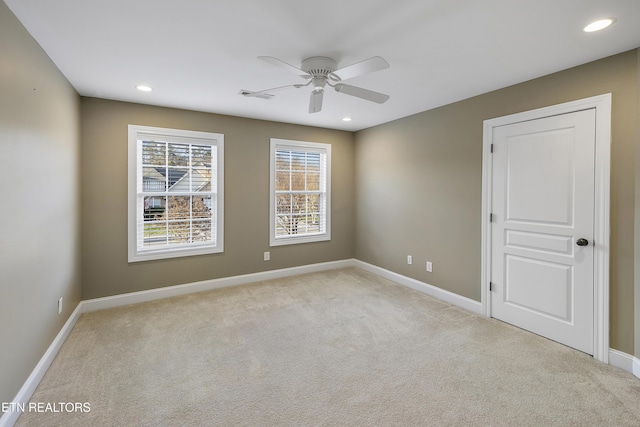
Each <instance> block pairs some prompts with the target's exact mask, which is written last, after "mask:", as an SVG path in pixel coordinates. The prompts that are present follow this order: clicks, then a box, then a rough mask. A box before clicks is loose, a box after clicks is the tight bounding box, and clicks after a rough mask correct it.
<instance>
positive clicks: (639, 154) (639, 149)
mask: <svg viewBox="0 0 640 427" xmlns="http://www.w3.org/2000/svg"><path fill="white" fill-rule="evenodd" d="M636 52H637V58H638V69H637V79H638V105H639V107H638V112H637V113H636V171H635V172H636V173H635V176H636V206H635V215H636V218H635V219H636V221H635V245H634V247H635V248H640V49H638V50H637V51H636ZM634 258H635V275H634V279H635V292H634V297H635V298H634V299H635V322H634V331H635V347H636V348H635V356H636V358H638V359H640V249H637V250H636V251H635V252H634Z"/></svg>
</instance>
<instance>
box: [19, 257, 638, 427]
mask: <svg viewBox="0 0 640 427" xmlns="http://www.w3.org/2000/svg"><path fill="white" fill-rule="evenodd" d="M32 402H88V403H90V409H91V410H90V412H89V413H75V414H74V413H72V414H66V413H56V414H52V413H47V414H39V413H25V414H23V415H22V416H21V417H20V418H19V420H18V423H17V425H18V426H55V425H57V426H103V425H105V426H164V425H167V426H178V425H179V426H325V425H326V426H365V425H366V426H374V425H375V426H381V425H386V426H412V425H438V426H440V425H464V426H469V425H479V426H517V425H532V426H554V425H557V426H567V425H572V426H638V425H640V380H639V379H637V378H635V377H634V376H632V375H630V374H628V373H626V372H623V371H621V370H619V369H617V368H613V367H611V366H607V365H604V364H602V363H600V362H597V361H594V360H593V358H591V357H590V356H587V355H585V354H582V353H580V352H577V351H575V350H572V349H569V348H566V347H564V346H562V345H559V344H556V343H554V342H551V341H548V340H546V339H543V338H541V337H538V336H536V335H533V334H530V333H527V332H524V331H522V330H519V329H516V328H514V327H511V326H509V325H506V324H504V323H501V322H499V321H496V320H492V319H484V318H481V317H478V316H476V315H473V314H470V313H468V312H466V311H464V310H461V309H458V308H456V307H452V306H450V305H447V304H444V303H442V302H439V301H437V300H434V299H432V298H430V297H428V296H425V295H423V294H421V293H419V292H416V291H413V290H410V289H407V288H404V287H402V286H400V285H397V284H394V283H392V282H389V281H386V280H384V279H381V278H379V277H377V276H374V275H372V274H369V273H367V272H364V271H362V270H359V269H355V268H350V269H344V270H336V271H330V272H323V273H317V274H309V275H304V276H298V277H292V278H287V279H282V280H273V281H267V282H260V283H257V284H253V285H247V286H242V287H236V288H230V289H224V290H219V291H211V292H205V293H200V294H193V295H188V296H182V297H175V298H170V299H165V300H160V301H155V302H150V303H144V304H138V305H133V306H127V307H120V308H116V309H110V310H105V311H100V312H94V313H89V314H84V315H82V316H81V318H80V320H79V321H78V323H77V324H76V326H75V328H74V330H73V331H72V333H71V335H70V336H69V338H68V339H67V341H66V343H65V344H64V346H63V348H62V350H61V351H60V353H59V355H58V357H57V358H56V359H55V361H54V362H53V364H52V366H51V368H50V369H49V371H48V372H47V374H46V376H45V378H44V379H43V381H42V382H41V384H40V386H39V387H38V389H37V390H36V392H35V394H34V395H33V398H32Z"/></svg>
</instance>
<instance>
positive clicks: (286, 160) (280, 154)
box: [270, 139, 331, 246]
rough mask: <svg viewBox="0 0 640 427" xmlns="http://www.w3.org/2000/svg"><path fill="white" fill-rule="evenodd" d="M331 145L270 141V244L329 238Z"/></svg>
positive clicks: (279, 140)
mask: <svg viewBox="0 0 640 427" xmlns="http://www.w3.org/2000/svg"><path fill="white" fill-rule="evenodd" d="M330 167H331V146H330V145H329V144H319V143H310V142H302V141H288V140H281V139H272V140H271V218H270V220H271V239H270V240H271V245H272V246H275V245H282V244H291V243H304V242H312V241H319V240H329V239H330V238H331V236H330V221H329V217H330V208H329V206H330V176H331V174H330Z"/></svg>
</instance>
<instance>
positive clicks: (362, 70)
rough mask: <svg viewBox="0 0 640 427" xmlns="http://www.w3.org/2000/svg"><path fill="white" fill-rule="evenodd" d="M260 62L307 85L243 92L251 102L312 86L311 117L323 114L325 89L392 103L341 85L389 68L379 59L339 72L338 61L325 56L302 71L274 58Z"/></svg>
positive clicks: (378, 95) (306, 62)
mask: <svg viewBox="0 0 640 427" xmlns="http://www.w3.org/2000/svg"><path fill="white" fill-rule="evenodd" d="M258 59H260V60H262V61H265V62H267V63H269V64H272V65H275V66H277V67H279V68H282V69H284V70H287V71H289V72H291V73H293V74H295V75H297V76H299V77H301V78H303V79H305V80H306V81H307V83H305V84H293V85H287V86H280V87H275V88H271V89H266V90H261V91H257V92H253V91H249V90H241V91H240V94H241V95H243V96H246V97H249V98H262V99H271V98H273V97H274V96H275V95H273V94H272V93H271V92H276V91H279V90H284V89H292V88H295V89H299V88H301V87H306V86H311V87H312V88H313V91H312V92H311V97H310V99H309V113H317V112H319V111H321V110H322V101H323V97H324V89H325V87H326V86H329V87H332V88H333V89H334V90H335V91H336V92H338V93H344V94H346V95H351V96H354V97H356V98H360V99H364V100H367V101H371V102H375V103H378V104H382V103H384V102H386V101H387V100H388V99H389V95H385V94H383V93H379V92H375V91H372V90H369V89H364V88H361V87H357V86H352V85H347V84H344V83H342V81H343V80H348V79H352V78H354V77H359V76H362V75H365V74H369V73H373V72H376V71H380V70H384V69H386V68H389V63H388V62H387V61H385V60H384V59H383V58H381V57H379V56H374V57H373V58H369V59H365V60H364V61H361V62H358V63H355V64H352V65H349V66H346V67H344V68H341V69H337V66H338V64H337V63H336V61H335V60H333V59H331V58H327V57H325V56H312V57H311V58H307V59H305V60H304V61H302V64H301V65H300V68H297V67H294V66H293V65H291V64H287V63H286V62H284V61H282V60H280V59H278V58H274V57H272V56H259V57H258Z"/></svg>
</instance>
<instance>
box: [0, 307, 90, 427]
mask: <svg viewBox="0 0 640 427" xmlns="http://www.w3.org/2000/svg"><path fill="white" fill-rule="evenodd" d="M80 314H82V302H80V303H79V304H78V306H77V307H76V309H75V310H73V313H71V316H69V318H68V319H67V321H66V322H65V324H64V326H63V327H62V329H61V330H60V332H58V335H57V336H56V337H55V339H54V340H53V342H52V343H51V345H50V346H49V348H48V349H47V351H46V352H45V353H44V356H42V358H41V359H40V361H39V362H38V364H37V365H36V367H35V368H34V369H33V371H32V372H31V375H29V378H27V381H25V383H24V384H23V385H22V388H21V389H20V391H18V394H17V395H16V397H14V399H13V402H12V403H14V404H19V405H27V404H28V403H29V400H30V399H31V396H33V392H34V391H36V387H38V384H40V381H41V380H42V377H44V374H46V373H47V369H49V366H51V363H52V362H53V359H55V357H56V356H57V355H58V352H59V351H60V348H61V347H62V344H64V342H65V340H66V339H67V337H68V336H69V334H70V333H71V330H72V329H73V327H74V326H75V324H76V322H77V321H78V319H79V318H80ZM12 407H13V408H17V407H18V406H17V405H12ZM20 414H21V412H19V411H15V410H14V411H8V412H5V413H4V414H2V417H1V418H0V427H11V426H13V425H14V424H15V422H16V421H17V420H18V417H19V416H20Z"/></svg>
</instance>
